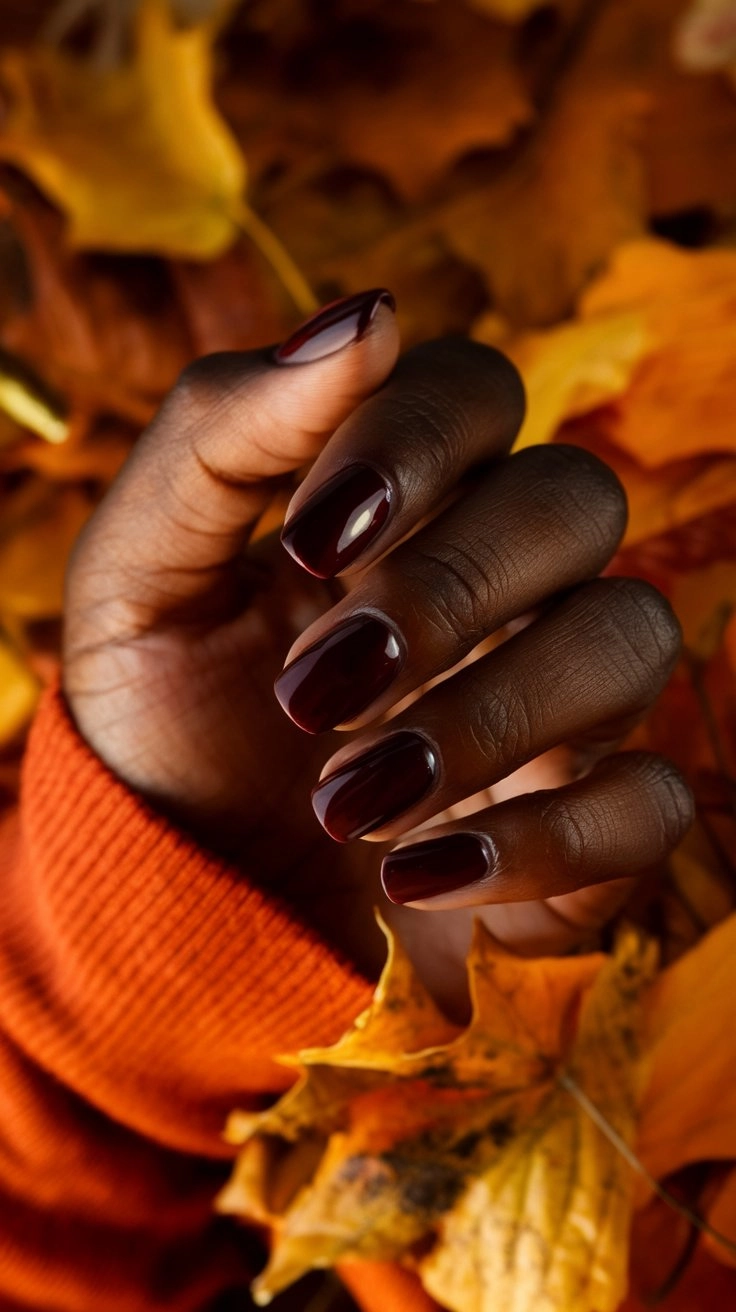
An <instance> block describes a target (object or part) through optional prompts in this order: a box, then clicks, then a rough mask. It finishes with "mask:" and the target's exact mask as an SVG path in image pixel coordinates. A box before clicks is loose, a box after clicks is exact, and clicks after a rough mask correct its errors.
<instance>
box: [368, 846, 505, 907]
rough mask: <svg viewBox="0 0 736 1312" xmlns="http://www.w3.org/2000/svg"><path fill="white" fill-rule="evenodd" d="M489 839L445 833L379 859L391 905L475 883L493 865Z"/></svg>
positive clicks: (413, 900) (489, 870) (493, 854)
mask: <svg viewBox="0 0 736 1312" xmlns="http://www.w3.org/2000/svg"><path fill="white" fill-rule="evenodd" d="M495 860H496V857H495V852H494V850H493V845H492V843H491V841H490V839H487V838H482V837H481V836H480V834H446V835H445V836H444V837H443V838H431V839H428V840H427V842H426V843H412V845H411V847H402V848H400V849H399V851H398V852H389V854H388V856H385V857H384V858H383V865H382V867H381V881H382V883H383V887H384V889H385V890H386V895H387V897H389V898H390V899H391V901H392V902H398V903H401V904H403V903H404V902H419V901H420V900H423V899H424V898H430V897H436V896H437V894H438V893H450V892H452V891H453V890H454V889H456V888H465V887H466V885H467V884H475V883H477V882H478V881H479V880H481V879H484V878H485V877H486V876H487V875H488V874H490V872H491V870H492V869H493V866H494V865H495Z"/></svg>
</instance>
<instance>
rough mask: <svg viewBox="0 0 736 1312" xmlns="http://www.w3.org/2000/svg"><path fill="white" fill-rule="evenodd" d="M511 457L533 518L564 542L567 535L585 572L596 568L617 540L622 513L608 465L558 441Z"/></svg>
mask: <svg viewBox="0 0 736 1312" xmlns="http://www.w3.org/2000/svg"><path fill="white" fill-rule="evenodd" d="M512 463H516V464H517V475H520V474H521V478H520V479H518V483H520V487H521V488H522V492H523V502H525V506H526V508H527V509H529V512H530V513H531V514H533V516H534V522H535V523H539V522H541V523H543V525H544V527H546V531H547V534H548V535H551V537H552V538H554V541H555V542H556V541H562V542H564V546H565V547H569V539H571V538H572V541H573V543H576V544H577V547H579V548H580V551H581V554H583V556H584V559H585V564H586V569H589V571H590V573H594V572H596V569H597V568H602V567H603V565H605V564H606V563H607V560H609V559H610V558H611V555H613V554H614V551H615V548H617V546H618V543H619V542H621V539H622V537H623V531H624V529H626V521H627V514H628V512H627V501H626V493H624V491H623V487H622V485H621V483H619V480H618V478H617V475H615V474H614V472H613V470H611V468H609V466H607V464H603V462H602V461H600V459H598V458H597V457H594V455H592V454H590V453H589V451H585V450H583V447H579V446H565V445H562V443H560V445H558V443H550V445H543V446H527V447H523V449H522V450H521V451H517V453H516V455H513V457H512ZM560 529H562V530H563V531H562V534H560Z"/></svg>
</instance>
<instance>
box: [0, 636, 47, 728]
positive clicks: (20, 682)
mask: <svg viewBox="0 0 736 1312" xmlns="http://www.w3.org/2000/svg"><path fill="white" fill-rule="evenodd" d="M38 694H39V687H38V681H37V680H36V679H35V678H34V677H33V675H32V674H31V672H30V670H29V669H28V667H27V666H26V664H25V662H24V661H23V660H22V659H21V657H20V656H19V655H18V654H17V653H16V652H15V651H14V650H13V648H12V647H11V646H10V645H9V643H7V642H6V641H5V639H4V638H3V637H2V636H1V635H0V746H3V745H4V744H5V743H7V742H10V740H11V739H12V738H14V737H15V735H16V734H17V733H20V731H21V729H22V728H23V727H24V726H25V725H26V724H27V723H28V721H29V720H30V718H31V716H32V715H33V712H34V710H35V706H36V702H37V700H38Z"/></svg>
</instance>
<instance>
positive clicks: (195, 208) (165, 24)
mask: <svg viewBox="0 0 736 1312" xmlns="http://www.w3.org/2000/svg"><path fill="white" fill-rule="evenodd" d="M216 30H217V29H216V24H215V23H214V22H213V21H212V20H210V21H208V22H202V23H200V24H199V25H198V26H195V27H191V28H186V29H180V28H177V27H176V25H175V23H174V20H173V17H172V15H171V12H170V10H169V6H168V4H167V3H166V0H143V2H142V3H141V4H140V6H139V7H138V11H137V18H136V26H135V33H134V54H133V57H132V59H131V60H130V62H128V63H127V64H125V65H123V66H121V67H119V68H113V69H109V70H105V69H100V68H98V67H96V66H95V65H94V63H93V62H91V61H90V60H87V59H84V58H82V57H80V56H77V55H72V54H66V53H63V52H61V51H59V50H56V49H54V48H51V47H42V46H37V47H34V48H32V49H29V50H27V51H16V50H8V51H6V52H5V53H4V54H3V55H2V58H1V59H0V76H1V77H2V81H3V86H4V88H5V92H6V94H7V96H8V100H9V108H8V109H7V111H6V116H5V118H4V122H3V127H2V131H1V132H0V157H2V158H3V159H5V160H9V161H11V162H12V163H13V164H16V165H17V166H18V167H19V168H21V169H23V170H25V171H26V172H27V173H28V174H29V175H30V176H31V177H32V178H33V180H34V182H36V183H37V184H38V186H39V187H40V188H41V190H42V191H44V192H45V193H46V195H47V196H48V197H49V198H50V199H51V200H53V201H54V202H55V203H56V204H57V205H58V206H59V207H60V208H61V209H62V210H64V211H65V212H66V213H67V214H68V217H69V222H70V228H69V237H70V240H71V242H72V243H73V244H74V245H75V246H79V247H92V248H102V249H105V250H117V251H153V252H160V253H161V254H165V255H176V256H181V257H183V258H190V259H207V258H210V257H212V256H215V255H217V254H218V253H219V252H221V251H222V250H224V249H225V247H227V246H228V245H229V244H230V242H231V241H232V240H233V239H234V238H235V236H236V235H237V226H238V223H239V221H240V209H241V201H242V196H243V190H244V187H245V180H246V172H245V164H244V161H243V157H242V155H241V152H240V148H239V146H238V144H237V142H236V141H235V138H234V137H233V136H232V134H231V133H230V131H229V129H228V128H227V126H226V125H225V123H224V121H223V120H222V118H221V117H220V115H219V113H218V111H217V109H216V108H215V105H214V103H213V101H212V96H211V63H212V49H211V47H212V42H213V39H214V36H215V35H216Z"/></svg>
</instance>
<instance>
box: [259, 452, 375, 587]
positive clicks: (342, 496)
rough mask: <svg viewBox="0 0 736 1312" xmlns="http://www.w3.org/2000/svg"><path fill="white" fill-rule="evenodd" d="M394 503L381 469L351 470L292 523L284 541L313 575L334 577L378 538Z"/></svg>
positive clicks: (317, 494)
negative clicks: (378, 470) (380, 472)
mask: <svg viewBox="0 0 736 1312" xmlns="http://www.w3.org/2000/svg"><path fill="white" fill-rule="evenodd" d="M391 499H392V495H391V488H390V487H389V485H388V483H387V482H386V480H385V479H384V478H382V477H381V475H380V474H378V473H376V470H375V469H371V468H370V467H369V466H368V465H348V467H347V469H341V470H340V473H339V474H335V476H334V478H330V479H328V481H327V482H326V483H323V484H322V487H321V488H319V490H318V491H317V492H315V493H314V495H313V496H311V497H310V498H309V500H308V501H307V503H306V505H305V506H303V507H302V508H301V510H298V511H297V512H296V514H295V515H293V516H292V518H291V519H290V520H288V521H287V523H286V524H285V525H284V527H283V529H282V532H281V541H282V542H283V544H284V546H285V547H286V550H287V551H288V552H289V555H290V556H293V557H294V560H296V561H297V563H298V564H299V565H303V566H304V568H305V569H307V570H309V573H310V574H316V576H317V578H318V579H329V578H332V576H333V575H334V574H339V572H340V570H342V569H345V568H346V566H347V565H349V564H350V563H351V562H352V561H353V560H355V558H356V557H357V556H359V555H360V553H361V552H362V551H363V550H365V548H366V547H367V546H369V544H370V543H371V542H373V541H374V539H375V538H376V537H377V536H378V534H379V533H380V531H381V529H382V528H383V526H384V524H385V523H386V520H387V519H388V515H389V511H390V509H391Z"/></svg>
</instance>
